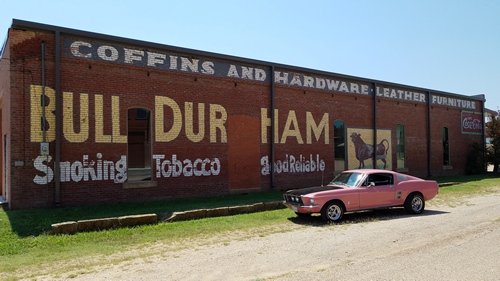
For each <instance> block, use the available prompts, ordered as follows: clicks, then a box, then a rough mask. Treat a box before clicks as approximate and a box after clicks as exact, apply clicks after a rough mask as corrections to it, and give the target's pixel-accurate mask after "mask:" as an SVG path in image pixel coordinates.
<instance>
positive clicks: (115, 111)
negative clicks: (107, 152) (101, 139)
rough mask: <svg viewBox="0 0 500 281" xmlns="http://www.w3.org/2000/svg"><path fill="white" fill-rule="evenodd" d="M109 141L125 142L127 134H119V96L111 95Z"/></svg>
mask: <svg viewBox="0 0 500 281" xmlns="http://www.w3.org/2000/svg"><path fill="white" fill-rule="evenodd" d="M111 122H112V123H111V126H112V128H111V129H112V132H111V141H112V142H113V143H127V135H121V134H120V97H119V96H112V97H111Z"/></svg>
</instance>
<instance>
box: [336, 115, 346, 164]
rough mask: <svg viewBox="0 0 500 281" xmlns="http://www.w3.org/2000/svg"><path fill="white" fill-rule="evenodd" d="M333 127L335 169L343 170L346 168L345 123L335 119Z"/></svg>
mask: <svg viewBox="0 0 500 281" xmlns="http://www.w3.org/2000/svg"><path fill="white" fill-rule="evenodd" d="M333 127H334V129H333V146H334V148H333V149H334V150H333V153H334V158H335V171H343V170H346V161H345V160H346V154H345V151H346V148H345V135H346V131H345V123H344V121H342V120H335V121H334V122H333Z"/></svg>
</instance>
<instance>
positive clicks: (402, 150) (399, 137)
mask: <svg viewBox="0 0 500 281" xmlns="http://www.w3.org/2000/svg"><path fill="white" fill-rule="evenodd" d="M396 147H397V153H396V154H397V165H398V168H405V167H406V147H405V126H403V125H401V124H398V125H397V126H396Z"/></svg>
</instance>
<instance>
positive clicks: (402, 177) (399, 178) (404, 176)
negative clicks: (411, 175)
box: [398, 174, 408, 181]
mask: <svg viewBox="0 0 500 281" xmlns="http://www.w3.org/2000/svg"><path fill="white" fill-rule="evenodd" d="M407 180H408V177H407V176H406V175H400V174H398V181H407Z"/></svg>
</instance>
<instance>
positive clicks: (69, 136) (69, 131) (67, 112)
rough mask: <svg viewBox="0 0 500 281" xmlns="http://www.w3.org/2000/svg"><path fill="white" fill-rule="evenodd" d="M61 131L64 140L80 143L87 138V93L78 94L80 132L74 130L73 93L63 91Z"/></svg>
mask: <svg viewBox="0 0 500 281" xmlns="http://www.w3.org/2000/svg"><path fill="white" fill-rule="evenodd" d="M62 119H63V121H62V122H63V126H62V127H63V133H64V137H65V138H66V140H68V141H69V142H74V143H81V142H84V141H86V140H87V139H88V138H89V95H88V94H80V120H79V122H80V132H79V133H77V132H75V127H74V119H73V93H71V92H64V93H63V116H62Z"/></svg>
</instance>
